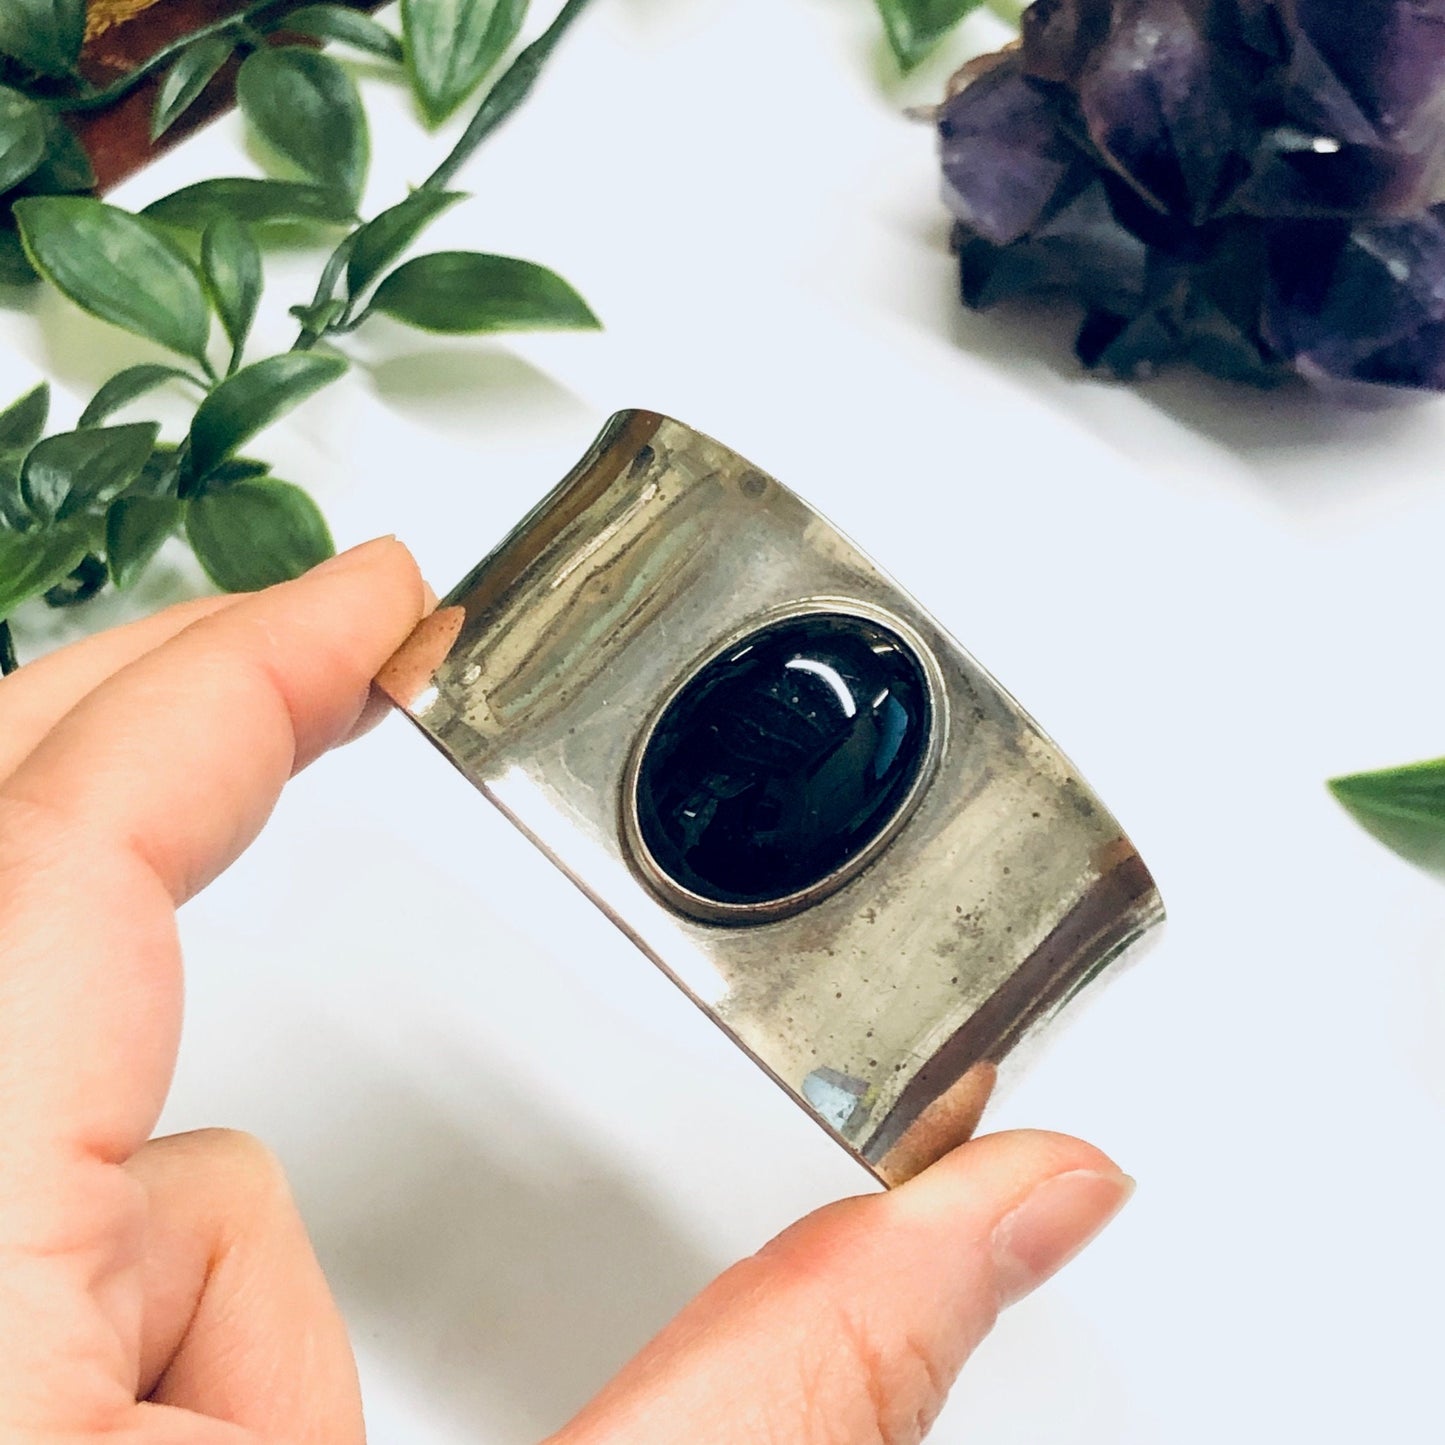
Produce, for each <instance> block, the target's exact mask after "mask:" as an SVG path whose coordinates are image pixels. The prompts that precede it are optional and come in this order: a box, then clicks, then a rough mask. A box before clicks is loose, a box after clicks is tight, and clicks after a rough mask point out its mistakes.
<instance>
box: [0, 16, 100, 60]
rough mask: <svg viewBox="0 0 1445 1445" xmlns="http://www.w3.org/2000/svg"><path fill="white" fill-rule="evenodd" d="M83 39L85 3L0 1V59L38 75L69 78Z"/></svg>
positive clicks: (78, 55)
mask: <svg viewBox="0 0 1445 1445" xmlns="http://www.w3.org/2000/svg"><path fill="white" fill-rule="evenodd" d="M84 39H85V0H0V55H9V56H11V57H12V58H13V59H15V60H18V61H19V62H20V63H21V64H22V65H25V66H28V67H29V68H30V69H31V70H34V71H38V72H39V73H40V74H41V75H49V76H63V75H73V74H74V73H75V66H76V62H77V61H78V60H79V59H80V47H81V43H82V42H83V41H84Z"/></svg>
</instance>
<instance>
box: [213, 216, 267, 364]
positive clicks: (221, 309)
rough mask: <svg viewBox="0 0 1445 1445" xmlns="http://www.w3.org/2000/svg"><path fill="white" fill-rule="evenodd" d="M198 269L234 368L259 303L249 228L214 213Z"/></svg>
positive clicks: (257, 259) (256, 253)
mask: <svg viewBox="0 0 1445 1445" xmlns="http://www.w3.org/2000/svg"><path fill="white" fill-rule="evenodd" d="M201 270H202V273H203V275H204V276H205V281H206V289H207V290H208V291H209V292H210V293H211V300H212V302H214V304H215V307H216V314H217V315H218V316H219V317H220V318H221V325H222V326H223V327H225V329H226V335H227V336H228V337H230V339H231V363H232V369H233V370H234V369H235V367H236V366H238V365H239V364H240V357H241V353H242V351H244V350H245V347H246V338H247V337H248V336H249V335H250V334H251V323H252V322H253V321H255V319H256V307H257V306H258V305H260V302H261V284H262V277H261V250H260V247H259V246H257V244H256V238H255V236H253V235H252V234H251V231H250V228H249V227H248V226H247V225H246V224H245V223H244V222H243V221H238V220H237V219H236V218H235V217H234V216H217V217H216V219H215V220H214V221H212V222H211V224H210V225H209V226H207V227H206V230H205V234H204V235H203V236H202V237H201Z"/></svg>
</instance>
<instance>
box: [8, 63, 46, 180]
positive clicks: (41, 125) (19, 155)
mask: <svg viewBox="0 0 1445 1445" xmlns="http://www.w3.org/2000/svg"><path fill="white" fill-rule="evenodd" d="M49 148H50V128H49V118H48V116H47V113H46V110H45V107H44V106H43V105H41V104H40V103H39V102H38V101H34V100H31V98H30V97H29V96H28V95H24V94H22V93H21V92H20V91H18V90H12V89H10V87H9V86H5V85H0V195H3V194H4V193H5V192H6V191H8V190H11V189H12V188H13V187H15V186H18V185H19V184H20V182H21V181H23V180H26V179H28V178H29V177H30V176H32V175H34V174H35V172H36V170H37V169H38V168H39V166H40V163H41V161H43V160H44V159H45V153H46V151H47V150H48V149H49Z"/></svg>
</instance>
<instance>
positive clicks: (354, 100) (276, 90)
mask: <svg viewBox="0 0 1445 1445" xmlns="http://www.w3.org/2000/svg"><path fill="white" fill-rule="evenodd" d="M236 96H237V99H238V100H239V101H240V104H241V110H242V113H243V114H244V115H245V117H246V119H247V121H248V122H249V123H250V125H251V127H252V129H253V130H254V131H255V132H256V134H257V135H259V136H260V137H261V139H262V140H263V141H265V143H266V144H267V145H268V146H270V147H271V149H272V150H273V151H275V152H276V154H277V155H279V156H282V157H284V158H285V159H286V160H287V161H289V162H290V164H291V165H293V166H295V167H296V169H297V170H298V171H300V172H301V173H302V175H303V176H305V177H306V178H307V179H308V180H310V181H313V182H314V183H315V184H316V185H319V186H324V187H326V188H327V189H330V190H336V191H340V192H342V193H343V194H344V195H346V196H347V197H349V198H350V199H351V200H352V201H353V202H354V201H355V200H356V198H357V197H358V196H359V195H360V194H361V189H362V187H363V186H364V185H365V184H366V170H367V165H368V163H369V160H370V155H371V142H370V138H369V135H368V132H367V125H366V112H365V111H364V110H363V109H362V106H361V96H360V94H359V93H358V92H357V89H356V82H355V81H354V80H353V79H352V78H351V73H350V72H349V71H348V70H347V69H346V68H345V67H344V66H343V65H341V64H340V62H338V61H336V60H333V59H332V58H331V56H329V55H326V54H324V53H322V52H321V51H318V50H309V49H305V48H303V47H301V46H298V45H287V46H284V47H282V48H280V49H274V50H273V49H263V50H257V51H255V52H253V53H252V55H251V56H250V58H249V59H248V60H247V61H246V63H245V64H244V65H243V66H242V67H241V73H240V75H239V76H237V78H236Z"/></svg>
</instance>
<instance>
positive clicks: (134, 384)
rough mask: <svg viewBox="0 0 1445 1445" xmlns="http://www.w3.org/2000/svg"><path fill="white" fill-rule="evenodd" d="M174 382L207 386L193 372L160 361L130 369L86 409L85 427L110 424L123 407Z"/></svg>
mask: <svg viewBox="0 0 1445 1445" xmlns="http://www.w3.org/2000/svg"><path fill="white" fill-rule="evenodd" d="M172 381H187V382H190V383H191V385H192V386H199V387H200V388H201V390H203V391H204V390H205V388H206V383H205V382H204V381H198V380H197V379H196V378H195V377H194V376H192V375H191V373H190V372H189V371H182V370H181V368H180V367H178V366H163V365H161V364H160V363H159V362H151V361H146V362H142V363H141V364H140V365H139V366H128V367H126V369H125V370H124V371H118V372H116V374H115V375H114V376H113V377H111V379H110V380H109V381H107V382H106V383H105V385H104V386H102V387H101V389H100V390H99V391H98V392H96V394H95V395H94V396H93V397H91V399H90V402H89V403H88V405H87V406H86V408H85V410H84V411H83V412H81V414H80V423H79V424H80V425H81V426H83V427H92V426H99V425H100V424H101V423H102V422H105V421H109V420H110V418H111V417H112V416H114V415H115V413H116V412H118V411H119V410H120V409H121V408H122V407H125V406H129V405H130V404H131V402H133V401H139V400H140V398H141V397H143V396H148V395H149V394H150V393H151V392H153V391H156V390H158V389H159V388H160V387H163V386H165V385H167V384H168V383H170V382H172Z"/></svg>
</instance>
